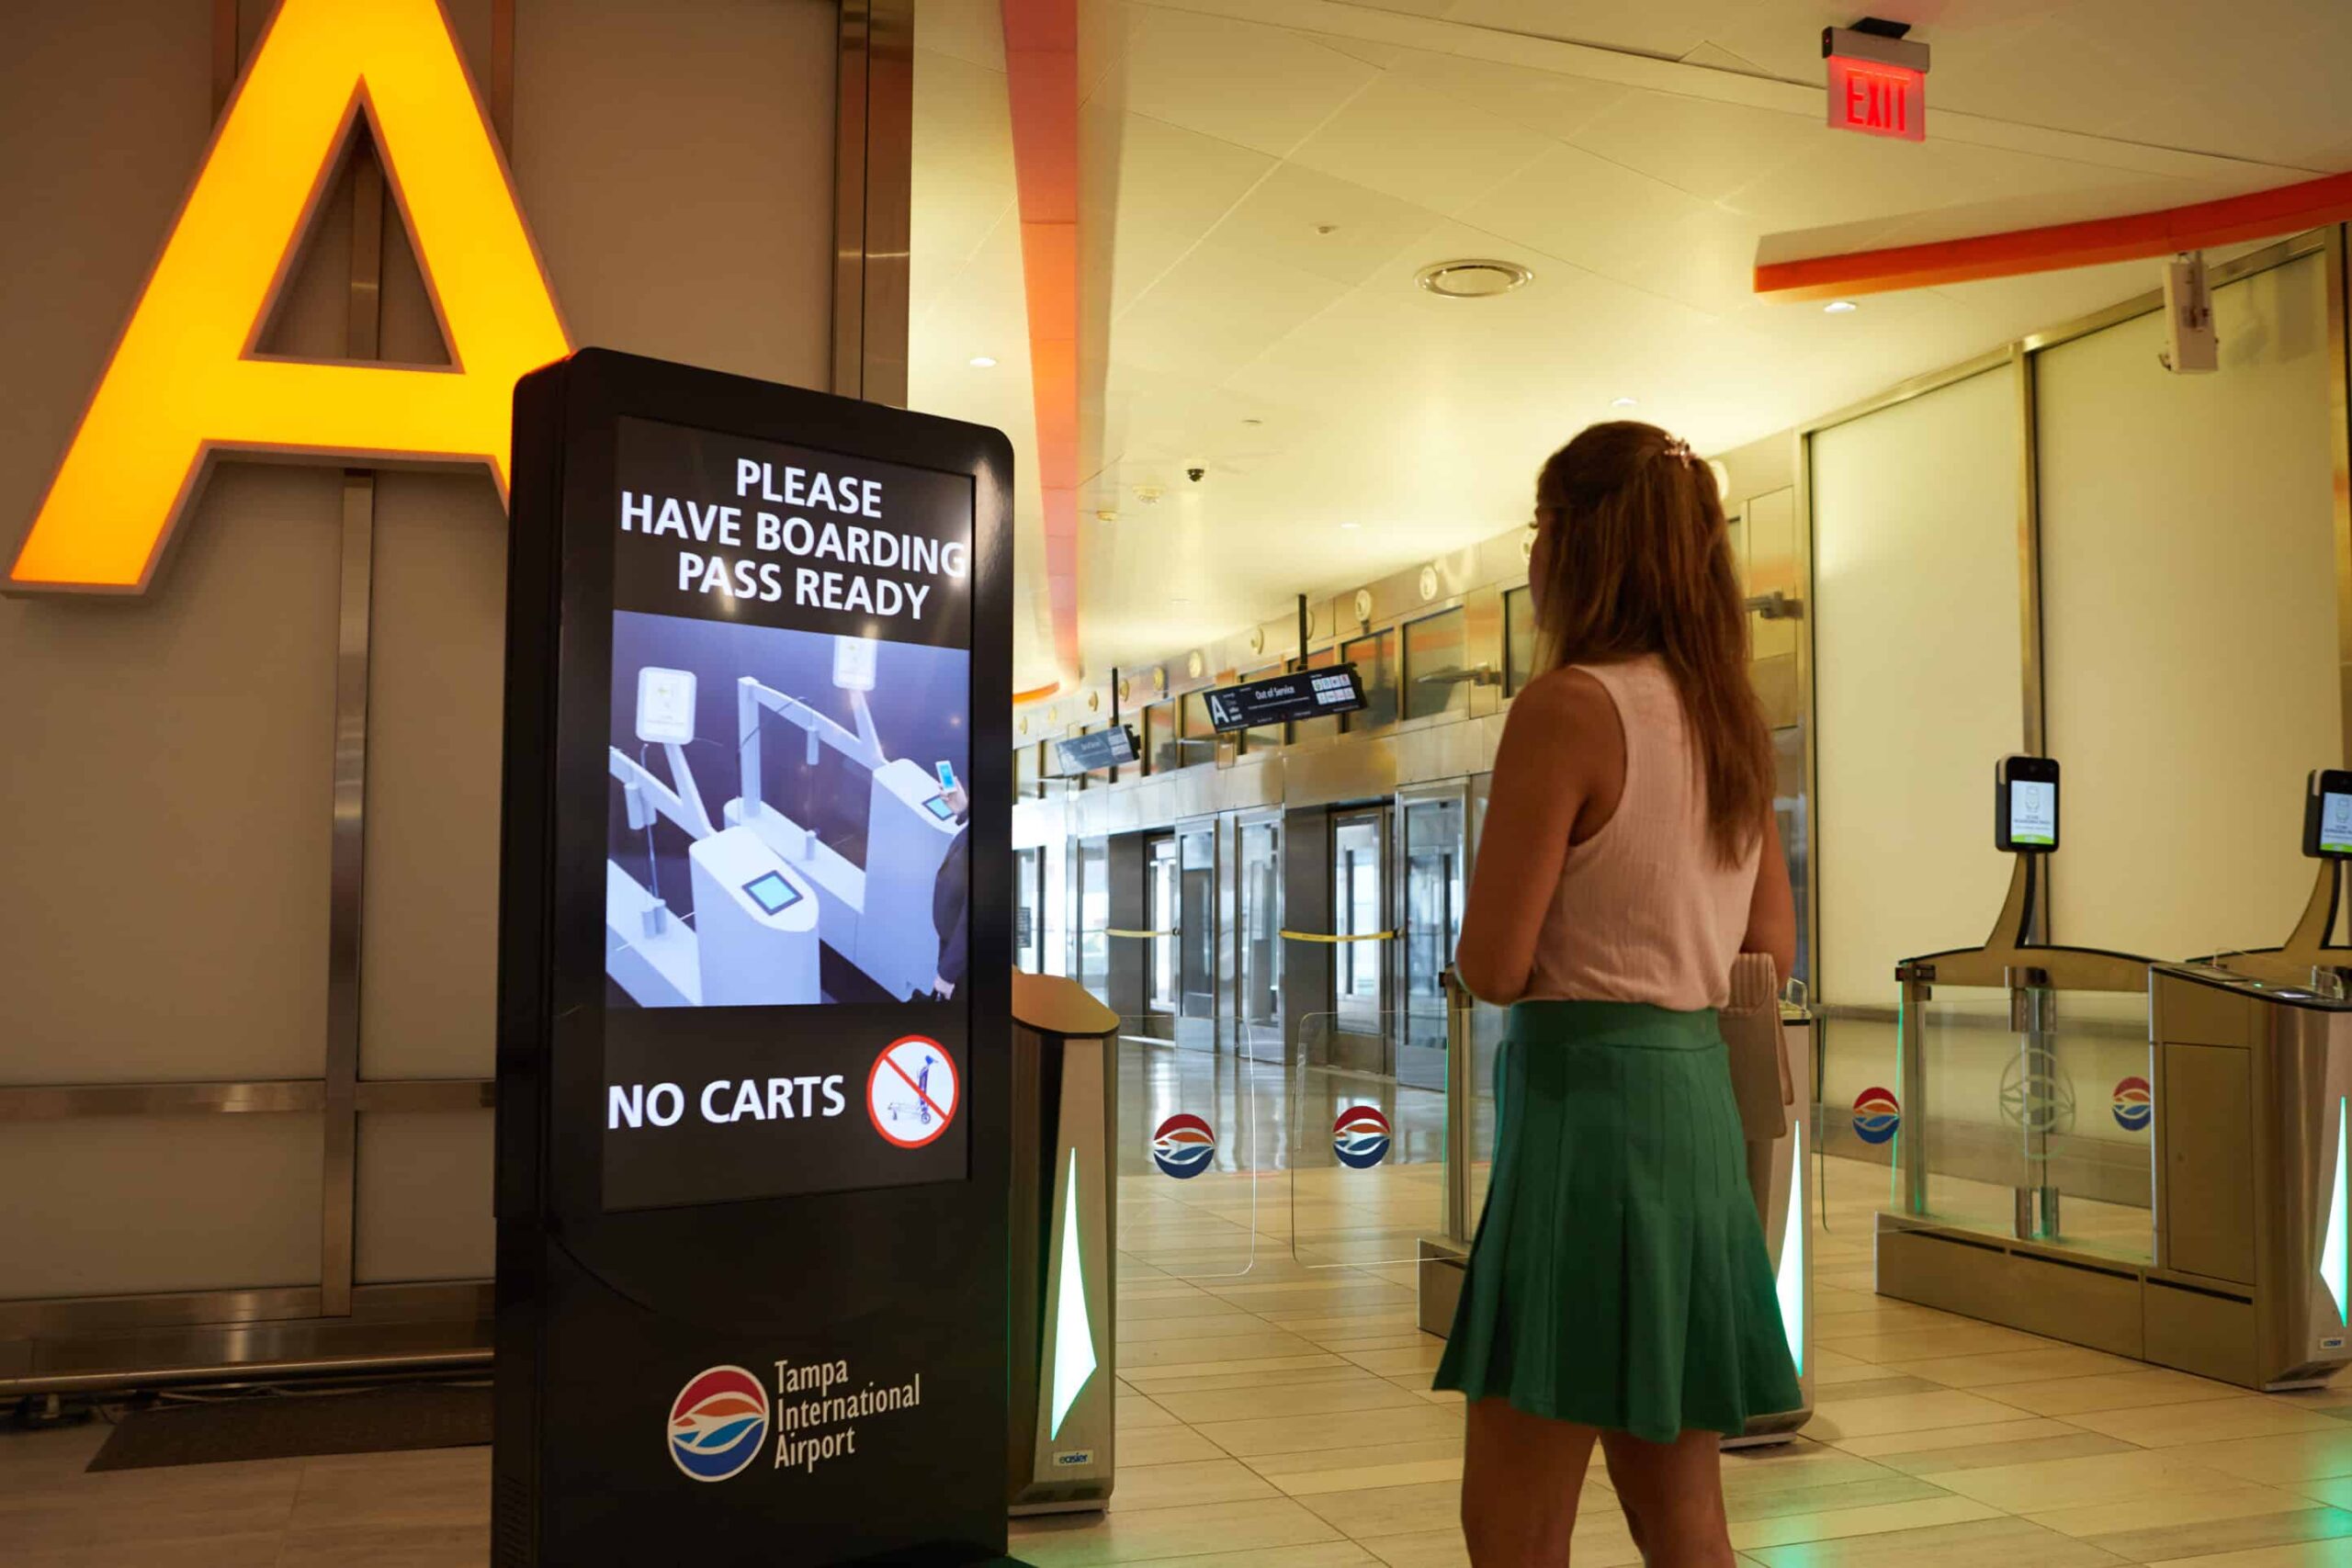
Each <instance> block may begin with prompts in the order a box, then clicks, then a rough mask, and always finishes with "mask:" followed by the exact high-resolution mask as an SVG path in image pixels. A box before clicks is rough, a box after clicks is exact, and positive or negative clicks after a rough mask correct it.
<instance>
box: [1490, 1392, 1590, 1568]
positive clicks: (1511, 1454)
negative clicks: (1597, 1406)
mask: <svg viewBox="0 0 2352 1568" xmlns="http://www.w3.org/2000/svg"><path fill="white" fill-rule="evenodd" d="M1468 1418H1469V1431H1468V1433H1467V1434H1466V1437H1465V1440H1464V1450H1463V1455H1462V1535H1463V1539H1464V1540H1466V1541H1467V1542H1468V1543H1469V1546H1470V1562H1471V1563H1472V1565H1473V1568H1566V1562H1567V1561H1568V1537H1569V1535H1570V1534H1571V1533H1573V1532H1574V1531H1575V1529H1576V1528H1577V1497H1578V1496H1579V1495H1581V1494H1582V1493H1583V1491H1584V1472H1585V1467H1586V1466H1587V1465H1589V1464H1590V1463H1591V1462H1592V1439H1593V1438H1594V1437H1595V1436H1597V1435H1598V1434H1596V1433H1595V1432H1594V1431H1593V1429H1592V1428H1591V1427H1579V1426H1577V1425H1576V1424H1575V1423H1574V1422H1570V1421H1551V1420H1546V1419H1545V1418H1544V1417H1543V1416H1530V1415H1528V1414H1526V1413H1525V1412H1524V1411H1520V1410H1514V1409H1512V1408H1511V1406H1510V1402H1509V1401H1508V1400H1502V1399H1479V1400H1474V1401H1472V1402H1471V1404H1470V1407H1469V1412H1468Z"/></svg>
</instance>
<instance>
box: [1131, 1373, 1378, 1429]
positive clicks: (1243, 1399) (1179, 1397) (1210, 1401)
mask: <svg viewBox="0 0 2352 1568" xmlns="http://www.w3.org/2000/svg"><path fill="white" fill-rule="evenodd" d="M1159 1403H1160V1404H1162V1405H1163V1406H1165V1407H1166V1408H1167V1409H1168V1410H1169V1412H1170V1413H1171V1414H1172V1415H1174V1416H1176V1418H1177V1419H1178V1420H1180V1421H1185V1422H1189V1423H1191V1424H1193V1425H1194V1426H1200V1425H1204V1424H1205V1423H1208V1422H1212V1421H1248V1420H1253V1419H1260V1418H1267V1417H1280V1416H1329V1415H1333V1414H1336V1413H1339V1412H1341V1411H1355V1410H1363V1411H1373V1410H1394V1409H1397V1408H1400V1407H1410V1406H1412V1405H1415V1404H1419V1403H1420V1402H1419V1397H1418V1396H1416V1395H1414V1394H1412V1393H1407V1392H1406V1391H1405V1390H1403V1389H1401V1388H1398V1387H1397V1385H1396V1384H1394V1383H1392V1382H1388V1381H1387V1380H1386V1379H1385V1378H1378V1377H1374V1375H1373V1374H1372V1373H1370V1372H1363V1373H1360V1374H1359V1375H1358V1376H1356V1377H1354V1378H1351V1379H1349V1380H1347V1381H1346V1382H1310V1383H1292V1384H1289V1385H1286V1386H1283V1387H1276V1388H1237V1389H1227V1390H1224V1391H1222V1392H1217V1393H1163V1394H1160V1395H1159ZM1378 1424H1379V1418H1378V1417H1377V1416H1366V1417H1365V1418H1364V1419H1363V1421H1360V1422H1335V1423H1333V1425H1334V1427H1337V1428H1340V1429H1342V1430H1344V1429H1345V1428H1347V1427H1358V1428H1362V1427H1376V1426H1377V1425H1378Z"/></svg>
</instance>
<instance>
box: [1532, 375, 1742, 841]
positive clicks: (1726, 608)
mask: <svg viewBox="0 0 2352 1568" xmlns="http://www.w3.org/2000/svg"><path fill="white" fill-rule="evenodd" d="M1535 506H1536V525H1537V529H1538V533H1539V537H1538V539H1537V541H1536V546H1535V551H1534V555H1533V557H1532V560H1531V563H1530V571H1531V574H1532V577H1533V579H1534V582H1533V587H1534V591H1535V595H1536V600H1535V668H1536V669H1537V670H1538V671H1549V670H1557V669H1560V668H1562V667H1563V666H1566V665H1570V664H1606V663H1611V662H1614V661H1616V660H1625V659H1632V658H1634V657H1636V656H1638V655H1641V654H1645V653H1655V654H1657V655H1658V656H1659V658H1660V659H1662V660H1664V661H1665V664H1666V668H1667V670H1668V672H1669V673H1670V674H1672V676H1673V677H1674V684H1675V688H1676V690H1677V691H1678V692H1679V693H1680V694H1681V697H1682V709H1683V713H1684V715H1685V716H1686V718H1687V720H1688V722H1689V724H1690V727H1691V738H1692V739H1693V740H1694V742H1695V747H1694V750H1695V752H1696V757H1697V765H1698V770H1699V772H1700V773H1701V774H1702V776H1703V778H1704V781H1705V784H1706V789H1707V834H1708V838H1709V839H1710V840H1711V841H1712V842H1713V847H1714V851H1715V854H1716V857H1717V858H1718V859H1719V860H1721V861H1722V862H1723V863H1724V864H1726V865H1730V864H1736V863H1738V862H1739V861H1740V860H1741V859H1742V858H1743V857H1744V856H1745V855H1746V854H1747V852H1748V850H1749V849H1750V848H1751V847H1752V846H1753V845H1754V844H1755V843H1756V841H1757V838H1758V835H1759V834H1760V833H1761V832H1762V831H1763V829H1764V822H1765V818H1766V815H1767V813H1768V812H1769V811H1770V808H1771V801H1772V784H1773V775H1774V768H1773V761H1772V738H1771V734H1770V731H1769V730H1768V729H1767V728H1765V724H1764V713H1763V709H1762V708H1761V707H1760V706H1758V704H1757V701H1756V692H1755V688H1754V687H1752V686H1750V685H1749V684H1748V681H1747V609H1746V606H1745V604H1743V602H1742V600H1741V596H1740V589H1739V573H1738V570H1737V568H1736V566H1735V565H1734V564H1733V561H1732V553H1731V537H1730V534H1729V532H1728V530H1727V529H1726V528H1725V526H1724V507H1723V500H1722V498H1721V497H1720V496H1719V495H1718V494H1717V493H1716V490H1715V479H1714V475H1713V473H1712V472H1710V471H1709V469H1708V468H1707V466H1706V464H1704V463H1703V462H1701V461H1700V460H1699V459H1698V457H1695V456H1693V455H1692V453H1691V448H1690V447H1689V446H1685V445H1684V444H1683V443H1682V442H1680V441H1679V440H1677V439H1675V438H1674V437H1673V436H1670V435H1668V434H1667V433H1666V432H1665V431H1663V430H1660V429H1659V428H1658V427H1657V426H1656V425H1654V424H1642V423H1637V422H1635V421H1632V420H1620V421H1616V422H1613V423H1608V424H1596V425H1592V426H1590V427H1589V428H1588V429H1587V430H1585V431H1584V433H1583V434H1579V435H1578V436H1577V438H1576V439H1575V440H1573V441H1571V442H1569V443H1568V444H1567V445H1566V446H1563V447H1561V448H1560V449H1559V450H1558V451H1557V452H1555V453H1553V454H1552V456H1551V457H1550V458H1548V459H1547V460H1546V461H1545V462H1544V468H1543V471H1542V472H1540V473H1539V474H1537V476H1536V479H1535Z"/></svg>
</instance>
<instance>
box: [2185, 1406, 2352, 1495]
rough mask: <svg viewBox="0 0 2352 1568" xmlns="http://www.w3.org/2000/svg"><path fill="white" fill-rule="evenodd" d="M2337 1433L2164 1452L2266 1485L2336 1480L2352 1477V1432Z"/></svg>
mask: <svg viewBox="0 0 2352 1568" xmlns="http://www.w3.org/2000/svg"><path fill="white" fill-rule="evenodd" d="M2336 1427H2337V1429H2336V1430H2335V1431H2331V1432H2291V1433H2289V1434H2287V1435H2286V1436H2284V1437H2278V1438H2236V1439H2235V1440H2233V1441H2230V1442H2221V1443H2184V1444H2182V1445H2180V1446H2179V1447H2177V1448H2172V1449H2166V1450H2164V1451H2165V1452H2166V1453H2169V1454H2177V1455H2178V1456H2180V1457H2181V1458H2182V1459H2185V1460H2188V1461H2190V1462H2192V1463H2196V1464H2202V1465H2208V1466H2211V1468H2212V1469H2215V1470H2218V1471H2221V1472H2223V1473H2225V1474H2229V1475H2234V1476H2236V1477H2238V1478H2239V1479H2240V1480H2244V1481H2253V1482H2258V1483H2261V1484H2263V1485H2266V1486H2286V1485H2289V1484H2290V1483H2294V1482H2299V1481H2324V1480H2333V1479H2334V1478H2335V1477H2337V1476H2352V1427H2346V1426H2344V1425H2343V1424H2342V1423H2341V1422H2339V1423H2337V1424H2336Z"/></svg>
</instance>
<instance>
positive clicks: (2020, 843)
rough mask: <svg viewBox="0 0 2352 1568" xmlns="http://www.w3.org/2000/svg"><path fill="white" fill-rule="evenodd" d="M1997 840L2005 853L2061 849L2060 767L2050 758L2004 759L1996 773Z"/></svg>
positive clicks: (1994, 831) (1994, 783)
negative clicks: (2059, 833)
mask: <svg viewBox="0 0 2352 1568" xmlns="http://www.w3.org/2000/svg"><path fill="white" fill-rule="evenodd" d="M1993 839H1994V842H1995V843H1996V844H1997V845H1998V846H1999V847H2000V848H2001V849H2003V850H2010V851H2021V852H2026V853H2041V852H2048V851H2051V850H2054V849H2056V848H2057V847H2058V764H2057V762H2056V761H2053V760H2052V759H2051V758H2048V757H2004V758H2003V759H2001V761H2000V762H1999V763H1998V764H1997V765H1996V767H1995V769H1994V771H1993Z"/></svg>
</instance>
